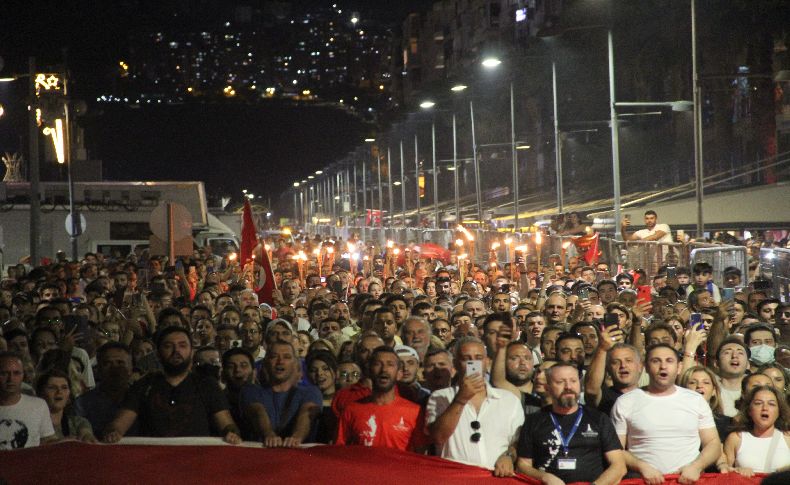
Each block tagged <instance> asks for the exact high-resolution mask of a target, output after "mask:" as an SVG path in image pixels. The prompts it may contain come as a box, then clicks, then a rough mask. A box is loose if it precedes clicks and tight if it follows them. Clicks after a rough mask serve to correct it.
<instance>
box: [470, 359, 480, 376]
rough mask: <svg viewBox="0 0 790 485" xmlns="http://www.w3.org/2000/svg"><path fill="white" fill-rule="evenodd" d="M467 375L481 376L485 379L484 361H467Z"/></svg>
mask: <svg viewBox="0 0 790 485" xmlns="http://www.w3.org/2000/svg"><path fill="white" fill-rule="evenodd" d="M466 375H467V376H473V375H479V376H480V377H483V361H482V360H467V361H466Z"/></svg>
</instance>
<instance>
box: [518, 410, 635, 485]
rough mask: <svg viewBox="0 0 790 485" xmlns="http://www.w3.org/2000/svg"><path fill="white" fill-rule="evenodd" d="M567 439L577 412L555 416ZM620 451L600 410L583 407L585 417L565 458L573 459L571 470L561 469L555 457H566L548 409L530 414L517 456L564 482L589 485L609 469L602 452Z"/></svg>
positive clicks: (610, 424)
mask: <svg viewBox="0 0 790 485" xmlns="http://www.w3.org/2000/svg"><path fill="white" fill-rule="evenodd" d="M554 416H555V417H556V418H557V422H558V423H559V424H560V427H561V428H562V433H563V435H564V436H566V437H567V436H568V434H569V433H570V431H571V429H572V428H573V424H574V423H575V422H576V418H577V416H578V411H577V412H575V413H573V414H568V415H558V414H555V415H554ZM621 449H623V448H622V446H620V440H619V439H618V438H617V434H616V433H615V431H614V426H613V425H612V421H611V420H610V419H609V417H608V416H606V415H605V414H603V413H601V412H600V411H598V410H596V409H593V408H589V407H587V406H584V414H583V416H582V420H581V422H580V423H579V427H578V429H577V430H576V434H574V435H573V438H572V439H571V442H570V446H569V447H568V456H567V458H570V459H574V458H575V459H576V467H575V469H573V470H560V468H559V465H558V461H557V460H558V458H566V457H565V455H564V453H563V450H562V441H561V440H560V437H559V435H558V434H557V433H556V431H555V429H554V423H553V422H552V420H551V407H546V408H543V409H542V410H541V411H540V412H539V413H535V414H530V415H528V416H527V417H526V420H525V421H524V426H523V427H522V428H521V436H520V438H519V441H518V456H519V457H521V458H531V459H532V466H533V468H537V469H540V470H543V471H546V472H549V473H551V474H553V475H556V476H557V477H559V478H560V479H561V480H562V481H564V482H565V483H571V482H592V481H593V480H595V479H596V478H598V477H599V476H600V475H601V474H602V473H603V471H604V470H605V469H606V468H607V467H608V466H609V464H608V463H609V462H608V461H606V457H605V455H604V454H605V453H606V452H609V451H613V450H621Z"/></svg>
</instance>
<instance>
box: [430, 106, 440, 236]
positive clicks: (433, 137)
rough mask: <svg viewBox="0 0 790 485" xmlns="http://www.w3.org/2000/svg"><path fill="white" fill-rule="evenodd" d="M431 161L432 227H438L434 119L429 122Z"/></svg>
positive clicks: (437, 176) (437, 185) (437, 175)
mask: <svg viewBox="0 0 790 485" xmlns="http://www.w3.org/2000/svg"><path fill="white" fill-rule="evenodd" d="M431 162H432V165H433V228H434V229H439V174H438V172H437V171H436V120H434V121H433V122H432V123H431Z"/></svg>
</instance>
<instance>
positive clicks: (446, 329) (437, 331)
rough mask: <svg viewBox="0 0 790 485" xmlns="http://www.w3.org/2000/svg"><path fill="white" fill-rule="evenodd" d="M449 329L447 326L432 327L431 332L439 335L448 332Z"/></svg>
mask: <svg viewBox="0 0 790 485" xmlns="http://www.w3.org/2000/svg"><path fill="white" fill-rule="evenodd" d="M449 331H450V329H449V328H434V329H433V333H438V334H440V335H441V334H445V333H448V332H449Z"/></svg>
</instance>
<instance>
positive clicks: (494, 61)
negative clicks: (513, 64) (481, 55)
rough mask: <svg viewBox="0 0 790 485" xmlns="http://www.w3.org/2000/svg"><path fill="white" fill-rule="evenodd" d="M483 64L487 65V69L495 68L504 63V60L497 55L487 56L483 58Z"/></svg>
mask: <svg viewBox="0 0 790 485" xmlns="http://www.w3.org/2000/svg"><path fill="white" fill-rule="evenodd" d="M482 64H483V67H485V68H486V69H493V68H495V67H497V66H499V65H500V64H502V61H500V60H499V59H498V58H496V57H487V58H485V59H483V62H482Z"/></svg>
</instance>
